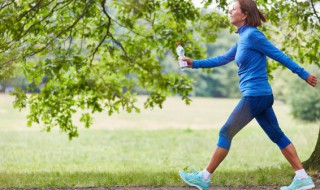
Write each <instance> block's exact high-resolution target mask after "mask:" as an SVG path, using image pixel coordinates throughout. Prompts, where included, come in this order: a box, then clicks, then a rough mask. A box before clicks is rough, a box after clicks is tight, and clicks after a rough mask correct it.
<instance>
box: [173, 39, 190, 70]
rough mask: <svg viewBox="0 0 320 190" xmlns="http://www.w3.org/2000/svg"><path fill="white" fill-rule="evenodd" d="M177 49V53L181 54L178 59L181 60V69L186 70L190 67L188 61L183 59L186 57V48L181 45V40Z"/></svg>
mask: <svg viewBox="0 0 320 190" xmlns="http://www.w3.org/2000/svg"><path fill="white" fill-rule="evenodd" d="M176 51H177V54H178V56H179V58H178V61H179V66H180V70H181V71H184V70H186V69H187V68H188V64H187V62H186V61H182V58H183V57H184V49H183V47H182V46H181V43H180V42H178V43H177V49H176Z"/></svg>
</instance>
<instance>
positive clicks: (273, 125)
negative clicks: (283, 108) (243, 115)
mask: <svg viewBox="0 0 320 190" xmlns="http://www.w3.org/2000/svg"><path fill="white" fill-rule="evenodd" d="M255 118H256V119H257V121H258V123H259V124H260V126H261V127H262V128H263V130H264V131H265V132H266V133H267V135H268V136H269V138H270V139H271V140H272V141H273V142H274V143H276V144H277V145H278V146H279V148H280V150H281V152H282V154H283V155H284V156H285V158H286V159H287V160H288V162H289V163H290V164H291V167H292V169H293V170H294V171H295V173H296V177H295V178H294V179H293V181H292V183H291V184H290V186H285V187H281V190H291V189H312V188H313V187H314V186H315V185H314V183H313V181H312V179H311V178H310V177H309V176H308V175H307V173H306V171H305V170H304V169H303V166H302V164H301V161H300V159H299V157H298V154H297V152H296V150H295V148H294V146H293V145H292V143H291V142H290V140H289V139H288V138H287V137H286V136H285V135H284V133H283V132H282V130H281V129H280V127H279V125H278V121H277V118H276V116H275V114H274V111H273V109H272V107H270V108H268V109H267V110H265V111H264V112H262V113H261V114H260V115H257V116H256V117H255Z"/></svg>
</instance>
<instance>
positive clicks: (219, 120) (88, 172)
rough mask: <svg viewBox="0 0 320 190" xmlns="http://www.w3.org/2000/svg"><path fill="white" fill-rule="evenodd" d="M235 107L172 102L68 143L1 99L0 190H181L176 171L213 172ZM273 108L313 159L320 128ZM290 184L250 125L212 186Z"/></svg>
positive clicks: (279, 160) (102, 123)
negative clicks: (28, 123)
mask: <svg viewBox="0 0 320 190" xmlns="http://www.w3.org/2000/svg"><path fill="white" fill-rule="evenodd" d="M140 99H143V97H140ZM237 101H238V100H232V99H231V100H228V99H204V98H196V99H194V101H193V104H192V105H191V106H188V107H186V106H184V104H183V103H182V102H180V101H178V98H169V99H168V102H167V103H166V104H165V105H164V109H163V110H160V109H155V110H153V111H143V112H142V113H141V114H126V113H121V114H119V115H115V116H112V117H108V116H107V114H106V113H101V114H97V115H95V124H94V126H93V127H92V129H80V137H79V138H77V139H74V140H72V141H69V140H68V139H67V135H65V134H62V133H60V132H59V131H52V132H51V133H45V132H41V131H40V130H39V128H40V127H39V126H37V127H32V128H26V127H25V119H24V117H25V115H26V112H22V113H19V112H17V111H16V110H12V108H11V103H10V102H12V98H10V97H7V96H0V104H1V105H2V108H1V109H0V119H1V121H3V122H1V124H0V188H43V187H89V186H90V187H92V186H96V187H98V186H118V185H120V186H136V185H139V186H140V185H142V186H143V185H146V186H150V185H152V186H157V185H162V186H163V185H170V186H172V185H173V186H175V185H183V183H182V181H181V180H179V178H178V175H177V172H178V170H180V169H184V168H187V167H189V166H192V167H194V168H196V169H198V168H201V169H202V168H203V167H204V166H205V165H206V164H207V161H208V160H209V158H210V156H211V153H212V151H213V150H214V147H215V143H216V141H217V138H218V132H219V127H220V125H221V124H223V121H225V120H226V119H227V117H228V114H229V113H230V112H231V111H232V109H233V107H234V106H235V104H236V103H237ZM274 108H275V110H276V112H277V113H279V114H277V115H278V119H279V122H280V125H281V126H282V128H283V131H284V132H285V133H286V134H287V135H288V136H289V138H290V139H291V140H292V141H293V142H294V144H295V146H296V148H297V151H298V153H299V155H300V157H301V159H302V160H305V159H307V158H308V157H309V156H310V154H311V152H312V150H313V148H314V145H315V143H316V140H317V133H316V132H315V131H317V130H318V126H317V125H316V124H315V123H301V122H297V121H295V120H293V119H292V118H291V117H290V115H289V113H288V111H289V110H288V108H287V107H286V106H285V105H284V104H282V103H280V102H276V104H275V107H274ZM9 117H10V119H6V118H9ZM292 176H293V172H292V171H291V169H290V167H289V165H288V164H287V163H286V161H285V159H284V158H283V156H282V155H281V154H280V151H279V150H278V148H277V147H276V145H274V144H273V143H272V142H271V141H270V140H269V139H268V137H267V136H266V135H265V134H264V133H263V131H262V130H261V129H260V127H259V126H258V125H257V123H255V122H252V123H250V124H249V125H248V126H247V127H246V128H244V129H243V130H242V131H241V132H240V133H239V134H238V135H237V136H236V137H235V138H234V141H233V144H232V149H231V151H230V154H229V155H228V157H227V158H226V160H225V161H224V162H223V164H222V165H221V167H219V168H218V170H217V173H216V174H215V176H214V178H213V183H214V185H233V186H238V185H263V184H264V185H265V184H268V185H284V184H288V183H289V182H290V180H291V178H292Z"/></svg>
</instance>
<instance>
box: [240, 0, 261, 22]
mask: <svg viewBox="0 0 320 190" xmlns="http://www.w3.org/2000/svg"><path fill="white" fill-rule="evenodd" d="M237 1H238V3H239V5H240V9H241V12H242V13H245V14H247V18H246V24H247V26H254V27H257V26H261V21H263V22H266V21H267V20H266V18H265V17H264V15H263V14H262V13H261V12H260V10H259V9H258V7H257V4H256V2H255V1H253V0H237Z"/></svg>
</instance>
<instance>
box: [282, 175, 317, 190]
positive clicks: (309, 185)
mask: <svg viewBox="0 0 320 190" xmlns="http://www.w3.org/2000/svg"><path fill="white" fill-rule="evenodd" d="M314 187H315V185H314V183H313V181H312V179H311V177H309V176H308V178H306V179H299V178H297V177H294V178H293V181H292V183H291V184H290V185H289V186H285V187H281V189H280V190H305V189H313V188H314Z"/></svg>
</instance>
